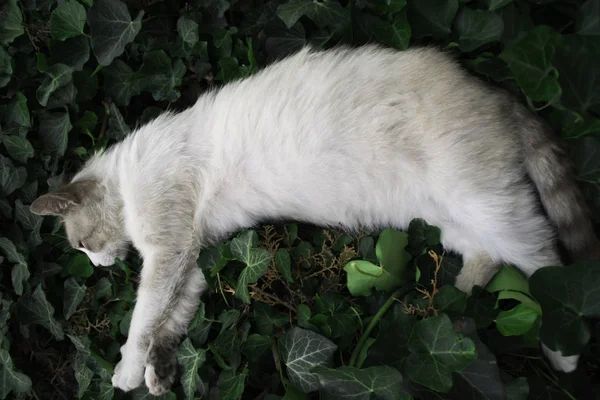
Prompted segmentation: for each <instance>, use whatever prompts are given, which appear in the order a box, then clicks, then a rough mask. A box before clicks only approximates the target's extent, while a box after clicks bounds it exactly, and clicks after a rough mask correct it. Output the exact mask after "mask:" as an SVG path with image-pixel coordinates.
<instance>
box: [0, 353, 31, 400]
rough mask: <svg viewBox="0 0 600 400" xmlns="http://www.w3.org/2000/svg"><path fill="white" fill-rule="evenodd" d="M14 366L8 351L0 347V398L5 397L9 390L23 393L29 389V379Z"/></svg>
mask: <svg viewBox="0 0 600 400" xmlns="http://www.w3.org/2000/svg"><path fill="white" fill-rule="evenodd" d="M14 368H15V367H14V364H13V361H12V358H11V357H10V354H9V353H8V351H7V350H4V349H0V399H5V398H6V396H8V394H9V393H10V392H11V391H14V392H15V393H25V392H28V391H30V390H31V379H29V377H28V376H27V375H25V374H22V373H21V372H18V371H16V370H15V369H14Z"/></svg>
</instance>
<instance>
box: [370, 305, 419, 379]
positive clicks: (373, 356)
mask: <svg viewBox="0 0 600 400" xmlns="http://www.w3.org/2000/svg"><path fill="white" fill-rule="evenodd" d="M416 322H417V320H416V318H415V317H414V316H412V315H408V314H406V313H405V312H404V310H403V307H402V305H401V304H399V303H398V304H395V305H394V306H393V308H392V309H391V310H390V311H389V312H388V313H386V314H385V315H384V317H383V318H382V319H381V320H380V321H379V333H378V334H377V339H376V341H375V343H374V344H373V345H372V346H371V348H370V349H369V351H368V354H367V359H366V360H365V365H388V366H392V367H394V368H397V369H403V363H404V360H405V359H406V358H407V357H408V356H410V351H409V350H408V340H409V338H410V336H411V334H412V330H413V326H414V325H415V323H416Z"/></svg>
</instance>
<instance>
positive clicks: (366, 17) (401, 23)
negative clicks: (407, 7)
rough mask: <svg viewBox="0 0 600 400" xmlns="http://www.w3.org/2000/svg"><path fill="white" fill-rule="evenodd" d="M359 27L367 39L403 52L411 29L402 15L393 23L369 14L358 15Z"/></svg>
mask: <svg viewBox="0 0 600 400" xmlns="http://www.w3.org/2000/svg"><path fill="white" fill-rule="evenodd" d="M360 17H361V19H360V20H359V22H360V27H361V29H362V30H363V31H364V32H365V33H366V34H367V36H368V37H369V38H373V39H376V40H377V41H379V42H381V43H383V44H386V45H388V46H390V47H393V48H395V49H399V50H404V49H406V48H407V47H408V44H409V41H410V34H411V28H410V25H409V24H408V21H407V20H406V16H405V15H404V13H402V14H398V15H396V16H395V17H394V20H393V21H384V20H381V19H379V18H377V17H374V16H372V15H370V14H360Z"/></svg>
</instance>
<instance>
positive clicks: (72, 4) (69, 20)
mask: <svg viewBox="0 0 600 400" xmlns="http://www.w3.org/2000/svg"><path fill="white" fill-rule="evenodd" d="M86 17H87V15H86V12H85V8H84V7H83V6H82V5H81V4H79V3H78V2H77V1H75V0H66V1H63V2H62V3H60V4H59V5H58V7H56V9H54V11H52V15H51V16H50V33H51V34H52V37H53V38H54V39H57V40H65V39H69V38H72V37H75V36H79V35H81V34H83V27H84V26H85V20H86Z"/></svg>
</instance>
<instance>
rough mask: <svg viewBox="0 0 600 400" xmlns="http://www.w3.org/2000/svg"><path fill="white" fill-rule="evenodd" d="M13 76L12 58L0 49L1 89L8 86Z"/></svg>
mask: <svg viewBox="0 0 600 400" xmlns="http://www.w3.org/2000/svg"><path fill="white" fill-rule="evenodd" d="M12 74H13V69H12V63H11V57H10V55H8V53H7V52H6V50H4V49H3V48H2V47H0V88H2V87H4V86H6V85H8V82H10V79H11V76H12Z"/></svg>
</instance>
